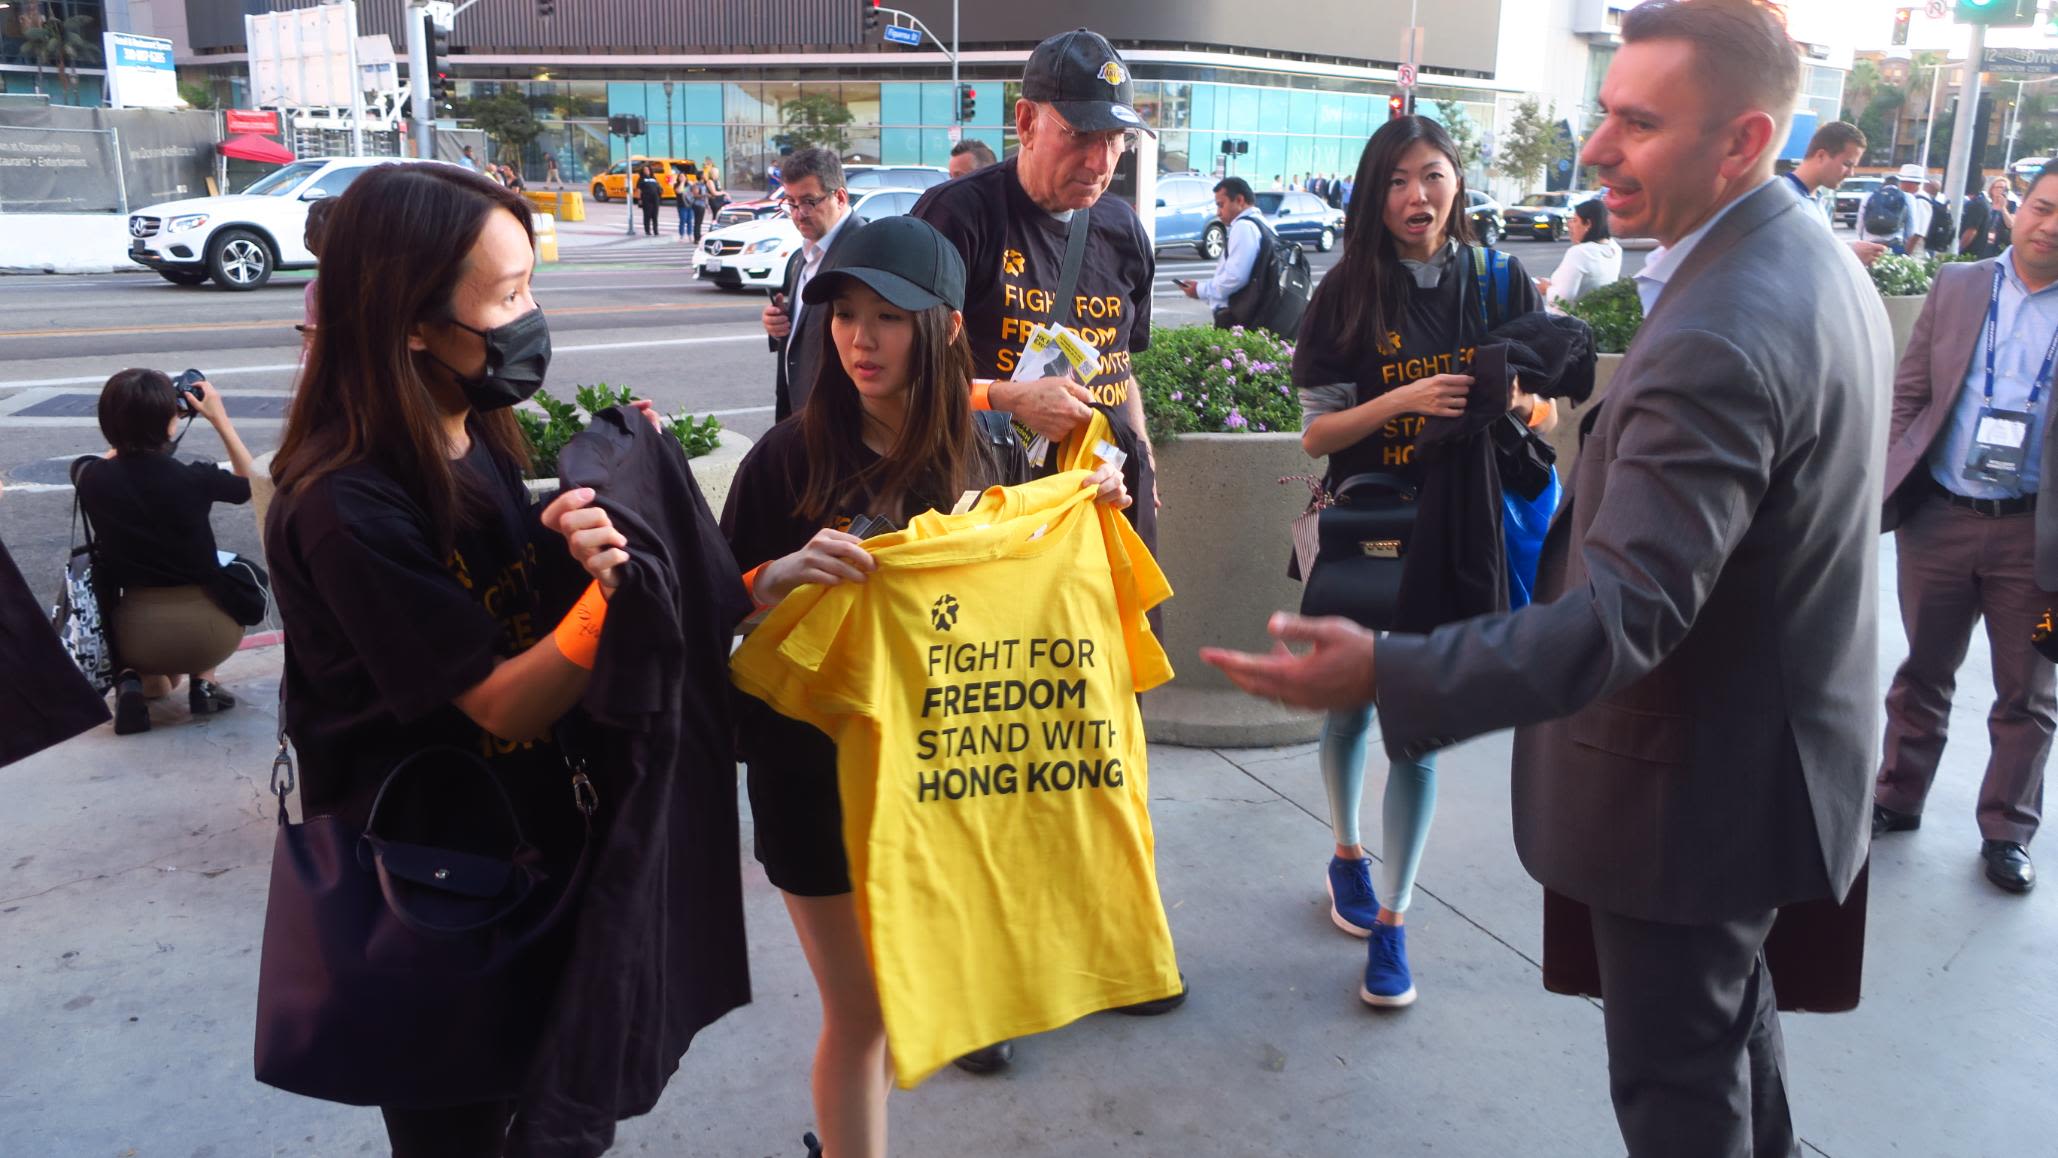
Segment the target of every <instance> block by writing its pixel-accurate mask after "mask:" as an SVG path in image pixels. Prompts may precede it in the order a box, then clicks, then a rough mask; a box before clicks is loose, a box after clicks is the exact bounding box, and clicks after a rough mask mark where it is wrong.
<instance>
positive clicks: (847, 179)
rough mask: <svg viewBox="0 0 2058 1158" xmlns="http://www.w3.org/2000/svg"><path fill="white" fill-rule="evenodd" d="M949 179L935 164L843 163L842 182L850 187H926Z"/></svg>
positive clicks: (948, 174)
mask: <svg viewBox="0 0 2058 1158" xmlns="http://www.w3.org/2000/svg"><path fill="white" fill-rule="evenodd" d="M948 180H950V172H949V170H946V169H940V168H938V167H936V166H935V165H845V166H844V167H843V183H844V184H845V185H846V186H848V187H849V188H852V189H888V188H891V189H915V190H921V189H927V188H929V187H930V186H932V185H941V184H943V183H944V182H945V181H948Z"/></svg>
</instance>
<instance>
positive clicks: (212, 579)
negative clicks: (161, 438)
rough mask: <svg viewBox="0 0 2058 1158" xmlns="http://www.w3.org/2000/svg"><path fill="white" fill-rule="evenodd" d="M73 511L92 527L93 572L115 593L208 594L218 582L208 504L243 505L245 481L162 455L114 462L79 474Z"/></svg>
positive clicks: (133, 456) (214, 468)
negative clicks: (192, 589)
mask: <svg viewBox="0 0 2058 1158" xmlns="http://www.w3.org/2000/svg"><path fill="white" fill-rule="evenodd" d="M78 486H79V506H81V507H83V508H85V512H86V518H87V519H88V520H90V521H91V523H92V526H93V549H94V566H95V567H96V568H97V569H102V573H101V575H100V579H101V581H102V582H105V583H109V584H111V586H110V587H109V590H113V589H114V588H115V587H184V586H187V585H189V584H195V585H199V586H201V587H207V588H210V589H212V587H213V585H214V584H215V583H217V582H219V581H220V575H221V562H220V560H219V559H217V558H216V556H215V545H214V528H213V526H212V525H211V524H210V523H209V521H208V513H209V509H210V508H211V507H212V506H213V505H214V504H215V503H247V502H249V501H250V480H249V479H247V478H238V477H237V476H235V475H233V474H230V473H229V472H228V471H225V470H223V469H222V468H220V467H218V466H215V465H214V464H212V463H205V462H181V461H179V460H178V459H175V458H173V457H172V456H171V455H169V454H118V455H116V456H114V457H113V458H109V459H102V460H100V461H98V462H93V463H89V464H87V465H86V467H85V468H84V469H83V470H82V471H80V473H79V483H78Z"/></svg>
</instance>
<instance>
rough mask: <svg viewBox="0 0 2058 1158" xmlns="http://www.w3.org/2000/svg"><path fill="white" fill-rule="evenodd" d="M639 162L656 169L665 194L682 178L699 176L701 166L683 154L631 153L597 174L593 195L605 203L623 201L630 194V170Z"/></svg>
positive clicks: (670, 191)
mask: <svg viewBox="0 0 2058 1158" xmlns="http://www.w3.org/2000/svg"><path fill="white" fill-rule="evenodd" d="M638 165H648V166H650V167H651V168H652V169H653V170H655V174H654V175H655V176H656V177H657V183H658V185H659V187H660V188H662V189H663V190H664V191H665V196H666V197H671V196H672V195H673V189H674V187H675V186H676V185H677V183H678V181H679V180H680V179H681V178H682V177H685V178H690V177H698V176H700V166H699V165H697V164H695V163H694V162H692V161H689V160H686V159H685V158H683V157H631V158H629V159H628V160H626V161H617V162H616V163H615V164H614V167H612V168H610V169H609V170H608V171H607V172H605V173H599V174H595V175H594V178H593V183H592V185H591V186H589V192H591V193H592V194H593V199H594V200H595V201H598V202H600V203H602V204H603V205H604V204H606V203H607V202H609V201H623V200H626V199H627V198H628V196H629V173H630V171H631V170H633V169H634V168H635V167H636V166H638Z"/></svg>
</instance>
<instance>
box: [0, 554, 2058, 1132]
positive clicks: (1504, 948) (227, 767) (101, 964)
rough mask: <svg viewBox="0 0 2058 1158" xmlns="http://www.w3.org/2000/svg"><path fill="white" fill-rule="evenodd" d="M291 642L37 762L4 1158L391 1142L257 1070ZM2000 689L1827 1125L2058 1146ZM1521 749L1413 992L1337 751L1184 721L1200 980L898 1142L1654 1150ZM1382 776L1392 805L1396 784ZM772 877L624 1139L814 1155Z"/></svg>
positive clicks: (1166, 848) (1883, 966)
mask: <svg viewBox="0 0 2058 1158" xmlns="http://www.w3.org/2000/svg"><path fill="white" fill-rule="evenodd" d="M1887 555H1888V560H1887V561H1888V565H1889V566H1888V570H1887V572H1886V574H1888V575H1891V574H1892V571H1891V548H1890V546H1889V547H1888V548H1887ZM1889 587H1891V584H1889ZM1885 603H1886V606H1885V607H1884V608H1883V609H1882V613H1883V616H1884V631H1883V636H1882V655H1881V661H1882V667H1881V678H1882V681H1884V680H1885V678H1886V677H1887V676H1889V675H1891V672H1892V667H1893V665H1894V664H1895V663H1897V662H1898V661H1899V659H1900V656H1901V654H1902V652H1903V648H1902V637H1901V632H1900V629H1899V627H1898V621H1897V619H1896V618H1895V615H1896V614H1897V613H1896V612H1895V610H1894V608H1893V604H1892V598H1891V593H1890V592H1889V595H1888V597H1887V599H1886V600H1885ZM2025 626H2026V625H2025ZM1174 658H1175V661H1180V662H1185V663H1189V664H1191V663H1195V662H1198V661H1197V660H1194V659H1192V658H1191V657H1174ZM279 663H280V657H279V652H278V649H277V648H253V649H251V650H248V651H245V652H243V653H241V654H239V655H238V656H237V657H236V658H235V659H233V660H231V661H230V662H229V663H228V664H226V665H224V667H223V669H222V676H223V679H224V681H225V682H226V683H227V684H228V686H230V687H231V688H232V689H233V690H234V691H235V692H236V693H237V694H238V695H239V696H241V698H242V703H241V705H240V706H238V707H237V708H236V710H234V711H232V712H230V713H228V714H227V715H223V716H216V717H208V718H203V719H200V720H193V719H190V718H188V717H187V715H186V712H185V709H184V707H183V699H182V698H181V697H176V696H175V697H173V699H174V701H176V703H175V704H174V705H173V706H171V707H160V708H159V709H158V710H157V712H156V715H155V717H154V718H155V721H156V727H155V728H154V729H153V730H152V731H151V732H150V733H148V734H146V735H142V736H135V737H119V738H118V737H116V736H114V735H113V733H112V731H111V730H110V729H109V728H107V727H102V728H100V729H98V730H96V731H94V732H92V733H89V734H87V735H86V736H83V737H80V738H79V739H77V740H74V741H72V742H71V743H69V744H67V745H64V746H62V747H60V748H58V749H56V750H53V751H51V752H46V753H44V754H42V755H40V756H37V757H34V758H32V759H30V760H27V761H24V762H23V763H20V764H17V765H14V766H12V767H8V768H5V769H0V788H4V790H5V798H6V800H7V808H6V816H7V819H8V824H7V829H6V831H7V836H6V839H5V844H4V846H0V866H4V867H0V978H4V979H5V983H4V985H0V1027H4V1038H5V1041H6V1043H7V1048H6V1049H4V1050H0V1154H7V1155H22V1156H30V1158H43V1156H70V1155H106V1156H114V1155H174V1156H177V1158H187V1156H191V1158H240V1156H242V1155H338V1154H360V1153H363V1154H377V1153H383V1152H384V1149H383V1146H384V1135H383V1132H382V1130H381V1127H380V1123H379V1117H378V1115H377V1114H376V1113H375V1112H373V1111H370V1110H364V1109H355V1108H350V1107H343V1106H334V1105H329V1104H326V1103H321V1102H315V1101H309V1100H306V1099H302V1098H297V1097H293V1096H291V1095H287V1094H282V1093H279V1092H276V1091H274V1090H271V1089H268V1088H266V1087H263V1086H260V1085H258V1084H257V1083H256V1082H255V1081H254V1080H252V1078H251V1074H250V1047H251V1033H252V1024H251V1017H252V1007H253V1003H254V999H255V987H256V981H257V948H258V942H259V933H260V929H261V926H262V922H263V913H264V903H265V888H266V874H267V871H268V869H267V866H268V863H269V860H270V853H271V845H272V839H273V829H274V820H273V814H272V808H271V804H270V800H269V799H268V798H267V796H266V794H265V778H266V775H267V771H268V767H269V764H270V761H271V755H272V744H271V735H272V728H273V716H272V710H271V705H272V703H273V702H274V696H275V695H276V691H277V679H278V671H279ZM1990 704H1991V681H1990V679H1989V676H1988V671H1987V659H1986V646H1985V642H1984V640H1983V639H1982V640H1975V642H1974V644H1973V655H1972V658H1971V659H1970V660H1969V661H1968V663H1967V665H1966V668H1965V670H1964V672H1963V673H1961V680H1960V691H1959V699H1958V703H1957V705H1956V709H1955V711H1954V713H1953V724H1954V726H1955V728H1956V731H1957V735H1958V737H1959V743H1957V744H1956V745H1954V746H1953V747H1952V748H1951V749H1950V750H1949V752H1948V753H1947V755H1946V757H1945V761H1944V768H1943V771H1942V774H1941V775H1940V777H1939V780H1938V784H1937V787H1936V791H1935V793H1934V798H1933V799H1932V800H1931V802H1930V808H1929V811H1928V813H1927V819H1928V823H1927V824H1925V825H1924V826H1923V828H1922V830H1921V831H1920V832H1916V833H1911V834H1907V835H1901V836H1895V837H1891V838H1889V839H1887V840H1886V841H1883V842H1882V843H1881V845H1880V847H1879V849H1878V850H1877V853H1876V855H1875V857H1874V864H1873V879H1872V906H1873V908H1872V913H1871V920H1870V925H1869V936H1870V941H1871V943H1870V945H1869V946H1868V949H1869V952H1868V954H1867V977H1866V987H1865V988H1866V992H1865V1002H1864V1004H1863V1005H1862V1006H1861V1007H1860V1008H1859V1009H1858V1010H1857V1011H1856V1012H1854V1013H1850V1014H1844V1015H1839V1016H1793V1015H1790V1016H1788V1017H1787V1018H1786V1019H1785V1022H1784V1024H1785V1029H1786V1040H1787V1047H1788V1051H1789V1059H1790V1062H1791V1072H1790V1075H1789V1086H1790V1090H1791V1096H1792V1099H1793V1110H1794V1117H1795V1122H1796V1126H1797V1128H1798V1129H1799V1131H1800V1134H1801V1136H1802V1137H1803V1138H1804V1139H1805V1140H1806V1142H1807V1146H1806V1147H1805V1148H1804V1151H1803V1152H1804V1153H1805V1154H1809V1155H1832V1156H1835V1158H1877V1156H1885V1155H1909V1156H1919V1158H1958V1156H1966V1158H1970V1156H1974V1155H2032V1154H2049V1153H2051V1152H2052V1151H2051V1148H2050V1147H2051V1145H2052V1143H2051V1139H2052V1138H2053V1137H2058V1101H2054V1100H2053V1099H2052V1097H2051V1090H2052V1088H2053V1084H2054V1083H2053V1079H2054V1078H2058V1032H2054V1031H2058V987H2054V986H2053V985H2052V978H2053V976H2054V974H2053V970H2052V964H2051V963H2052V961H2054V960H2058V929H2054V925H2053V922H2052V920H2051V905H2052V904H2053V903H2054V902H2053V897H2052V893H2051V888H2052V886H2049V885H2047V886H2046V887H2045V888H2044V889H2043V890H2040V891H2038V892H2037V893H2033V894H2031V895H2030V896H2028V897H2011V896H2006V895H2004V894H2002V893H2000V892H1999V891H1997V890H1996V889H1994V888H1993V887H1992V886H1990V885H1988V884H1987V883H1986V882H1985V881H1984V880H1983V879H1982V878H1981V876H1980V873H1979V862H1978V857H1977V849H1978V833H1977V831H1976V829H1975V828H1974V825H1973V801H1974V797H1975V793H1976V785H1977V781H1978V777H1979V773H1980V771H1981V768H1982V767H1983V764H1984V760H1985V752H1986V745H1985V742H1984V730H1983V729H1982V728H1981V726H1980V721H1981V719H1982V717H1983V716H1984V714H1985V712H1986V711H1987V709H1988V707H1989V706H1990ZM1508 752H1509V744H1508V738H1507V736H1506V735H1505V734H1502V735H1495V736H1489V737H1485V738H1482V739H1480V740H1476V741H1474V742H1472V743H1469V744H1466V745H1464V746H1462V747H1460V748H1457V749H1454V750H1452V751H1450V752H1449V753H1447V754H1446V756H1445V757H1444V759H1443V761H1442V769H1443V775H1442V778H1441V785H1442V792H1441V796H1442V799H1441V801H1440V802H1439V809H1438V813H1439V815H1438V817H1437V828H1436V832H1435V835H1434V837H1433V839H1432V840H1431V841H1430V844H1429V850H1428V855H1427V859H1426V862H1425V864H1424V866H1423V869H1422V874H1421V884H1420V886H1419V891H1418V900H1417V903H1416V906H1415V908H1414V910H1413V911H1412V912H1411V913H1410V914H1409V916H1410V921H1409V926H1410V938H1409V940H1410V946H1411V949H1412V951H1413V956H1414V964H1415V969H1416V975H1417V984H1418V986H1419V987H1420V989H1421V992H1422V997H1421V1000H1420V1002H1419V1003H1418V1004H1417V1005H1416V1006H1415V1007H1413V1008H1412V1009H1408V1010H1405V1011H1400V1012H1397V1013H1375V1012H1373V1011H1371V1010H1369V1009H1367V1008H1366V1007H1365V1006H1363V1005H1362V1004H1360V1003H1359V1001H1358V998H1357V985H1358V973H1359V971H1360V970H1361V969H1362V968H1363V964H1364V952H1363V948H1362V943H1361V942H1358V941H1355V940H1353V939H1351V938H1348V937H1346V936H1344V935H1343V934H1341V933H1339V932H1338V931H1337V930H1336V929H1335V928H1334V927H1332V926H1331V925H1330V923H1329V920H1328V916H1327V913H1326V902H1325V901H1324V899H1323V885H1322V880H1323V876H1322V872H1323V865H1324V864H1325V863H1326V861H1327V859H1328V856H1329V845H1330V835H1329V829H1328V825H1327V823H1326V821H1325V819H1324V817H1325V806H1324V804H1323V796H1322V788H1321V784H1320V779H1319V776H1318V773H1317V772H1316V768H1315V761H1314V757H1313V748H1312V747H1311V746H1301V747H1295V748H1285V749H1271V750H1224V751H1212V750H1200V749H1179V748H1169V747H1160V748H1158V749H1156V750H1154V751H1153V753H1152V756H1153V768H1152V776H1151V783H1152V789H1153V797H1154V800H1153V806H1152V812H1153V815H1154V816H1155V818H1156V823H1157V830H1158V838H1159V844H1158V866H1159V873H1160V875H1161V878H1162V883H1163V888H1164V894H1165V901H1166V905H1167V907H1168V909H1169V911H1170V915H1171V922H1172V929H1173V933H1174V936H1175V937H1176V939H1177V942H1178V946H1179V954H1180V963H1181V966H1182V968H1183V969H1184V971H1185V974H1186V977H1187V979H1188V982H1189V984H1190V986H1191V990H1192V998H1191V1000H1190V1001H1189V1002H1188V1003H1187V1005H1186V1007H1185V1008H1184V1009H1181V1010H1179V1011H1177V1012H1174V1013H1171V1014H1168V1015H1166V1016H1164V1017H1160V1018H1128V1017H1122V1016H1119V1015H1113V1014H1103V1015H1098V1016H1094V1017H1089V1018H1087V1019H1085V1020H1083V1021H1081V1022H1078V1023H1076V1024H1074V1025H1072V1026H1070V1027H1067V1028H1065V1029H1063V1030H1060V1031H1057V1032H1054V1033H1051V1034H1047V1035H1045V1036H1043V1037H1039V1038H1034V1039H1031V1040H1028V1041H1024V1042H1022V1043H1020V1044H1019V1046H1018V1048H1017V1053H1016V1062H1015V1068H1014V1070H1013V1071H1012V1072H1010V1073H1008V1074H1006V1075H1004V1076H999V1077H990V1078H974V1077H970V1076H968V1075H965V1074H962V1073H959V1072H957V1071H956V1070H953V1069H945V1070H944V1071H942V1072H941V1073H940V1074H938V1075H937V1076H936V1077H935V1078H933V1079H931V1080H930V1081H929V1082H927V1083H926V1084H925V1085H923V1086H922V1087H921V1088H919V1089H917V1090H915V1091H912V1092H909V1093H896V1094H895V1095H894V1097H893V1102H892V1105H893V1138H894V1152H895V1153H897V1154H903V1155H916V1156H928V1155H956V1154H1006V1155H1029V1156H1046V1155H1048V1156H1053V1158H1055V1156H1064V1158H1076V1156H1086V1155H1139V1156H1157V1155H1165V1156H1172V1155H1178V1156H1182V1158H1185V1156H1192V1158H1212V1156H1223V1158H1229V1156H1239V1158H1240V1156H1245V1155H1329V1154H1342V1153H1352V1152H1355V1153H1369V1154H1426V1153H1437V1154H1454V1155H1468V1156H1469V1155H1513V1154H1521V1155H1525V1156H1556V1155H1565V1156H1573V1155H1578V1156H1582V1158H1591V1156H1593V1155H1607V1154H1618V1153H1620V1152H1621V1148H1620V1143H1619V1140H1618V1138H1617V1135H1616V1133H1615V1126H1614V1119H1613V1116H1612V1114H1611V1111H1610V1109H1609V1104H1608V1089H1607V1082H1606V1068H1605V1053H1604V1050H1603V1046H1602V1040H1601V1017H1600V1011H1599V1009H1598V1007H1597V1006H1596V1005H1594V1004H1593V1003H1591V1002H1588V1001H1584V1000H1580V999H1575V998H1566V997H1556V996H1552V995H1549V994H1546V993H1545V992H1543V990H1542V988H1541V985H1540V982H1539V970H1538V960H1539V956H1540V953H1541V940H1542V938H1541V929H1540V919H1539V912H1540V905H1539V895H1538V890H1537V888H1536V886H1535V885H1534V884H1533V883H1532V882H1531V881H1530V880H1529V879H1528V877H1527V876H1526V875H1525V874H1524V873H1523V872H1522V870H1521V868H1520V866H1519V865H1518V864H1517V862H1516V859H1515V854H1514V850H1513V847H1512V843H1511V840H1510V837H1509V826H1508V777H1507V773H1506V770H1507V763H1508ZM1376 763H1377V761H1375V764H1376ZM1370 779H1371V780H1372V783H1371V784H1370V785H1368V802H1367V809H1366V820H1367V831H1368V833H1371V834H1373V835H1374V836H1375V837H1376V834H1377V832H1378V820H1377V818H1378V815H1379V814H1378V799H1379V798H1378V792H1379V789H1380V787H1381V784H1382V781H1381V778H1380V776H1379V774H1378V773H1377V772H1376V771H1375V772H1374V774H1373V776H1372V777H1371V778H1370ZM746 823H747V820H746ZM748 847H749V843H748V838H747V836H746V839H745V848H746V849H747V848H748ZM2047 867H2048V866H2047ZM745 889H746V893H747V898H746V901H747V906H748V917H749V923H750V939H751V964H752V971H753V980H754V987H755V992H756V995H757V996H756V1001H755V1003H754V1004H752V1005H750V1006H748V1007H746V1008H744V1009H742V1010H739V1011H737V1012H735V1013H733V1014H731V1015H730V1016H729V1017H728V1018H727V1019H725V1020H724V1021H722V1022H721V1023H719V1024H717V1025H716V1026H714V1027H713V1028H711V1029H710V1030H708V1031H707V1032H706V1033H704V1034H703V1035H702V1036H701V1038H700V1040H699V1042H698V1043H696V1045H695V1046H694V1048H693V1050H692V1051H691V1052H690V1053H689V1054H688V1055H687V1056H686V1059H685V1062H684V1064H683V1066H682V1067H681V1069H680V1071H679V1073H678V1075H677V1076H676V1077H675V1078H673V1080H672V1083H671V1086H670V1088H669V1090H668V1092H667V1093H666V1095H665V1098H664V1100H663V1102H662V1103H661V1104H660V1105H659V1107H658V1109H657V1110H656V1111H655V1112H654V1113H652V1114H650V1115H649V1116H647V1117H645V1118H641V1119H638V1120H635V1121H631V1122H628V1123H625V1124H624V1125H623V1127H622V1131H621V1135H620V1141H619V1144H618V1146H617V1148H616V1152H617V1153H624V1154H638V1153H652V1154H672V1155H696V1156H697V1155H709V1156H722V1158H729V1156H745V1158H755V1156H760V1155H763V1156H794V1155H799V1154H800V1153H801V1147H800V1145H799V1137H800V1134H801V1131H803V1130H805V1129H808V1128H810V1127H811V1125H812V1122H811V1117H812V1115H811V1112H810V1109H809V1101H808V1082H807V1067H808V1061H809V1056H810V1054H811V1051H812V1048H813V1039H814V1034H815V1031H816V1028H817V1023H818V1009H817V1006H816V1002H815V995H814V989H813V985H812V983H811V982H810V980H809V978H808V975H807V970H806V967H805V965H804V964H803V962H802V960H801V955H800V953H799V949H798V945H797V943H796V941H795V939H794V934H793V930H792V927H791V926H790V925H789V924H788V923H787V920H786V916H785V913H784V910H783V908H782V906H781V904H780V902H779V899H778V895H777V893H776V892H775V891H774V890H773V889H772V888H771V887H770V886H769V885H768V884H767V883H766V881H765V879H764V875H763V873H762V872H761V871H759V869H758V867H757V865H756V864H755V862H752V861H748V859H747V857H746V873H745Z"/></svg>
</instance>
